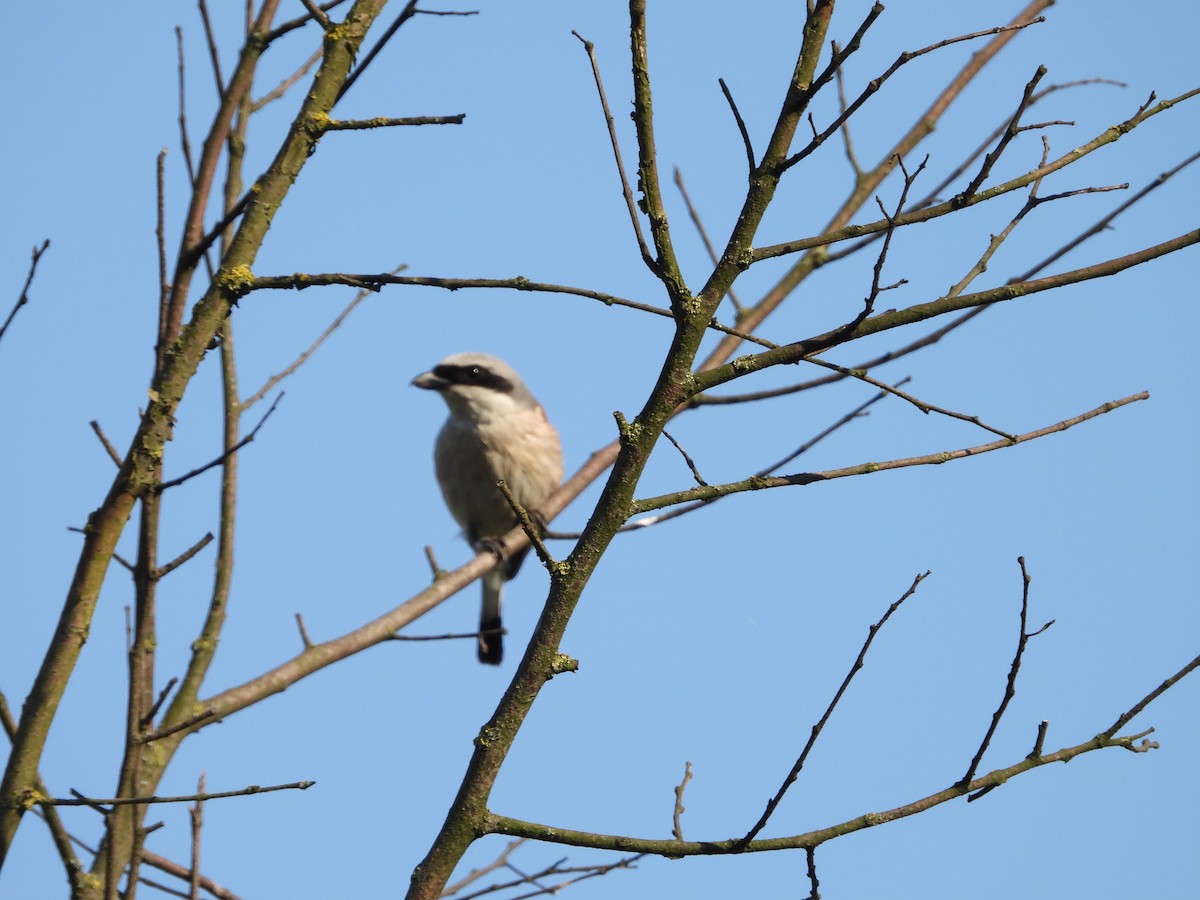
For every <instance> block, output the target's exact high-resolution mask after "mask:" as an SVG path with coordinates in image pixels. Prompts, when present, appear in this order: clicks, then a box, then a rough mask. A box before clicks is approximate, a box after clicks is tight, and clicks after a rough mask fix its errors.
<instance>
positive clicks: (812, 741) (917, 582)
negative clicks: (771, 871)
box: [741, 572, 930, 846]
mask: <svg viewBox="0 0 1200 900" xmlns="http://www.w3.org/2000/svg"><path fill="white" fill-rule="evenodd" d="M929 574H930V573H929V572H924V573H923V574H919V575H917V576H916V578H914V579H913V583H912V584H910V585H909V586H908V590H906V591H905V592H904V593H903V594H901V595H900V597H899V599H897V600H895V601H894V602H893V603H892V605H891V606H889V607H888V608H887V611H886V612H884V614H883V616H882V617H881V618H880V619H879V621H878V622H876V623H875V624H874V625H872V626H871V627H870V628H869V629H868V630H867V639H866V640H865V641H864V642H863V645H862V649H861V650H859V652H858V658H857V659H855V660H854V664H853V665H852V666H851V667H850V671H849V672H847V673H846V677H845V678H843V679H842V684H841V686H840V687H839V688H838V689H837V693H835V694H834V695H833V699H832V700H830V701H829V705H828V706H827V707H826V708H825V713H824V714H823V715H822V716H821V718H820V720H818V722H817V724H816V725H814V726H813V727H812V732H811V733H810V734H809V737H808V742H807V743H806V744H805V745H804V749H803V750H801V751H800V756H799V757H798V758H797V759H796V762H795V764H794V765H793V766H792V769H791V771H790V772H788V774H787V777H786V778H785V779H784V780H783V784H782V785H780V787H779V790H778V791H776V792H775V796H774V797H772V798H771V799H770V800H769V801H767V808H766V809H765V810H763V814H762V815H761V816H760V817H759V819H758V821H757V822H755V823H754V827H753V828H751V829H750V830H749V831H748V832H747V833H746V836H745V837H744V838H742V839H741V843H742V845H743V846H746V845H749V844H750V842H751V841H753V840H754V839H755V838H756V837H757V836H758V833H759V832H760V831H762V830H763V828H765V827H766V825H767V822H768V820H770V818H771V815H772V814H773V813H774V812H775V808H776V807H777V806H779V803H780V801H781V800H783V796H784V794H786V793H787V790H788V788H790V787H791V786H792V785H793V784H794V783H795V782H796V779H797V778H798V777H800V770H801V769H803V768H804V762H805V760H807V759H808V754H809V753H811V752H812V748H813V747H814V746H816V743H817V738H819V737H820V736H821V731H822V730H823V729H824V728H825V723H826V722H828V721H829V717H830V716H832V715H833V711H834V710H835V709H836V708H837V705H838V703H840V702H841V699H842V697H843V696H844V695H845V693H846V689H847V688H848V687H850V682H851V681H853V680H854V676H855V675H856V674H858V670H859V669H861V668H862V667H863V662H864V660H865V659H866V658H867V651H868V650H870V649H871V644H872V643H873V642H874V641H875V636H876V635H877V634H879V631H880V629H881V628H883V626H884V625H885V624H887V620H888V619H890V618H891V617H892V614H893V613H894V612H895V611H896V610H898V609H899V608H900V606H901V604H903V603H904V601H905V600H907V599H908V598H909V597H911V596H912V595H913V594H915V593H916V592H917V588H918V587H920V586H921V582H922V581H924V580H925V579H926V578H928V577H929Z"/></svg>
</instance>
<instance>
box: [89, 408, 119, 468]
mask: <svg viewBox="0 0 1200 900" xmlns="http://www.w3.org/2000/svg"><path fill="white" fill-rule="evenodd" d="M88 424H89V425H91V426H92V431H94V432H96V437H97V438H99V440H100V443H101V444H102V445H103V446H104V449H105V451H106V452H107V453H108V458H109V459H111V460H112V461H113V463H114V464H115V465H116V467H117V468H118V469H119V468H121V463H122V462H124V460H122V459H121V454H120V453H118V452H117V448H116V447H114V446H113V445H112V443H111V442H110V441H109V439H108V438H107V437H106V436H105V434H104V429H103V428H101V427H100V423H99V422H97V421H96V420H95V419H92V420H91V421H90V422H88Z"/></svg>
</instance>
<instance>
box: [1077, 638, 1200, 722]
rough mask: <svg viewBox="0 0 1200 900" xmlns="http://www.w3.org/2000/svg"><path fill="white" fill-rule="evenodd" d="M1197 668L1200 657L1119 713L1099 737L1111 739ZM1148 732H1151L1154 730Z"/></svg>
mask: <svg viewBox="0 0 1200 900" xmlns="http://www.w3.org/2000/svg"><path fill="white" fill-rule="evenodd" d="M1198 667H1200V656H1197V657H1196V658H1195V659H1193V660H1192V661H1191V662H1189V663H1187V664H1186V665H1185V666H1184V667H1183V668H1182V669H1180V670H1179V671H1178V672H1176V673H1175V674H1174V675H1172V676H1171V677H1170V678H1168V679H1167V680H1166V681H1164V682H1163V683H1162V684H1160V685H1159V686H1158V687H1156V688H1155V689H1154V690H1152V691H1151V692H1150V693H1148V694H1147V695H1146V696H1145V697H1143V698H1142V699H1141V700H1139V701H1138V702H1137V703H1135V704H1134V705H1133V706H1131V707H1130V708H1129V709H1128V710H1127V711H1126V712H1123V713H1121V715H1120V716H1118V717H1117V721H1115V722H1113V723H1112V725H1110V726H1109V727H1108V728H1107V729H1105V730H1104V731H1103V732H1102V733H1101V735H1100V736H1101V737H1103V738H1112V736H1113V735H1115V734H1116V733H1117V732H1118V731H1120V730H1121V729H1122V728H1124V727H1125V726H1126V725H1128V724H1129V723H1130V722H1131V721H1132V720H1133V719H1134V718H1135V717H1136V716H1137V715H1138V714H1140V713H1141V712H1142V710H1144V709H1145V708H1146V707H1147V706H1149V705H1150V704H1151V703H1153V702H1154V701H1155V700H1157V699H1158V698H1159V697H1161V696H1162V695H1163V694H1165V693H1166V692H1167V691H1168V690H1169V689H1170V688H1171V687H1172V686H1174V685H1175V684H1176V683H1177V682H1179V681H1181V680H1183V679H1184V678H1185V677H1186V676H1188V675H1189V674H1191V673H1192V672H1194V671H1195V670H1196V669H1197V668H1198ZM1150 730H1151V731H1153V730H1154V729H1150ZM1147 733H1149V732H1147Z"/></svg>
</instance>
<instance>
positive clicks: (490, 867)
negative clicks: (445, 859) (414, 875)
mask: <svg viewBox="0 0 1200 900" xmlns="http://www.w3.org/2000/svg"><path fill="white" fill-rule="evenodd" d="M525 840H526V839H525V838H520V839H519V840H515V841H509V842H508V845H507V846H505V848H504V849H503V850H501V851H500V855H499V856H497V857H496V858H495V859H494V860H492V861H491V862H490V863H488V864H487V865H486V866H482V867H480V868H478V869H472V870H471V871H470V872H468V873H467V874H466V875H465V876H464V877H463V878H462V879H461V880H460V881H456V882H454V884H448V885H446V887H445V888H444V889H443V890H442V896H443V897H453V896H454V895H455V894H457V893H458V892H459V891H461V890H462V889H463V888H465V887H466V886H467V885H469V884H473V883H474V882H476V881H478V880H479V879H480V878H482V877H483V876H485V875H487V874H488V873H489V872H494V871H496V870H497V869H502V868H504V867H505V866H506V865H507V864H508V858H509V857H510V856H511V855H512V854H513V851H515V850H516V849H517V848H518V847H520V846H521V845H522V844H524V843H525Z"/></svg>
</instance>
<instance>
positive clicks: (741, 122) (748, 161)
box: [675, 78, 755, 175]
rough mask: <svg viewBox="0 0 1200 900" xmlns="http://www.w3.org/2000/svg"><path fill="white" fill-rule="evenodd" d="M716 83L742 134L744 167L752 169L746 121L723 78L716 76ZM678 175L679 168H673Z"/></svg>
mask: <svg viewBox="0 0 1200 900" xmlns="http://www.w3.org/2000/svg"><path fill="white" fill-rule="evenodd" d="M717 83H718V84H719V85H721V93H722V94H724V95H725V102H726V103H728V104H729V108H730V110H732V111H733V118H734V120H735V121H736V122H737V127H738V132H739V133H740V134H741V135H742V145H743V146H744V147H745V148H746V168H747V169H748V170H749V171H750V172H753V171H754V166H755V162H754V158H755V157H754V145H753V144H751V143H750V132H749V131H747V130H746V122H745V120H744V119H743V118H742V114H741V112H739V111H738V108H737V103H735V102H734V99H733V94H731V93H730V92H729V86H728V85H727V84H725V79H724V78H718V79H717ZM675 172H676V174H677V175H678V172H679V170H678V169H676V170H675Z"/></svg>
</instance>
